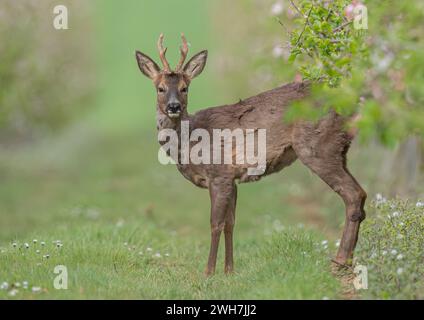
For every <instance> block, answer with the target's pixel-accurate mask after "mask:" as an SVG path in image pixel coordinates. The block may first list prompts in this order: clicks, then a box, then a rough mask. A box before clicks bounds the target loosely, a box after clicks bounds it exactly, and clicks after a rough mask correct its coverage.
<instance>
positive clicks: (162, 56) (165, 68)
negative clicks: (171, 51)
mask: <svg viewBox="0 0 424 320" xmlns="http://www.w3.org/2000/svg"><path fill="white" fill-rule="evenodd" d="M167 49H168V48H165V49H164V48H163V33H161V34H160V36H159V40H158V50H159V57H160V60H161V61H162V64H163V71H166V72H170V71H171V68H170V67H169V63H168V61H167V60H166V57H165V54H166V50H167Z"/></svg>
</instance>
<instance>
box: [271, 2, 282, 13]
mask: <svg viewBox="0 0 424 320" xmlns="http://www.w3.org/2000/svg"><path fill="white" fill-rule="evenodd" d="M283 10H284V6H283V3H282V2H281V1H277V2H275V3H274V4H273V5H272V6H271V15H273V16H278V15H280V14H281V13H283Z"/></svg>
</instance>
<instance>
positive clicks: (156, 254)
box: [154, 252, 162, 258]
mask: <svg viewBox="0 0 424 320" xmlns="http://www.w3.org/2000/svg"><path fill="white" fill-rule="evenodd" d="M154 257H155V258H160V257H162V256H161V254H160V253H159V252H156V253H155V254H154Z"/></svg>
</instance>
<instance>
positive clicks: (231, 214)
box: [224, 185, 237, 273]
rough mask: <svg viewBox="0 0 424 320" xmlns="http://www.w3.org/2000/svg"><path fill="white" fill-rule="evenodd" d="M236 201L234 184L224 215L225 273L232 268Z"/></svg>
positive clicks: (231, 270)
mask: <svg viewBox="0 0 424 320" xmlns="http://www.w3.org/2000/svg"><path fill="white" fill-rule="evenodd" d="M236 203H237V186H235V185H234V195H233V197H232V203H231V204H230V205H229V208H228V210H227V214H226V217H225V227H224V235H225V268H224V271H225V273H231V272H233V270H234V262H233V230H234V223H235V213H236Z"/></svg>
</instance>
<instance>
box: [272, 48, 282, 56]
mask: <svg viewBox="0 0 424 320" xmlns="http://www.w3.org/2000/svg"><path fill="white" fill-rule="evenodd" d="M283 54H284V49H283V48H282V47H281V45H276V46H274V48H272V56H273V57H274V58H280V57H282V56H283Z"/></svg>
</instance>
